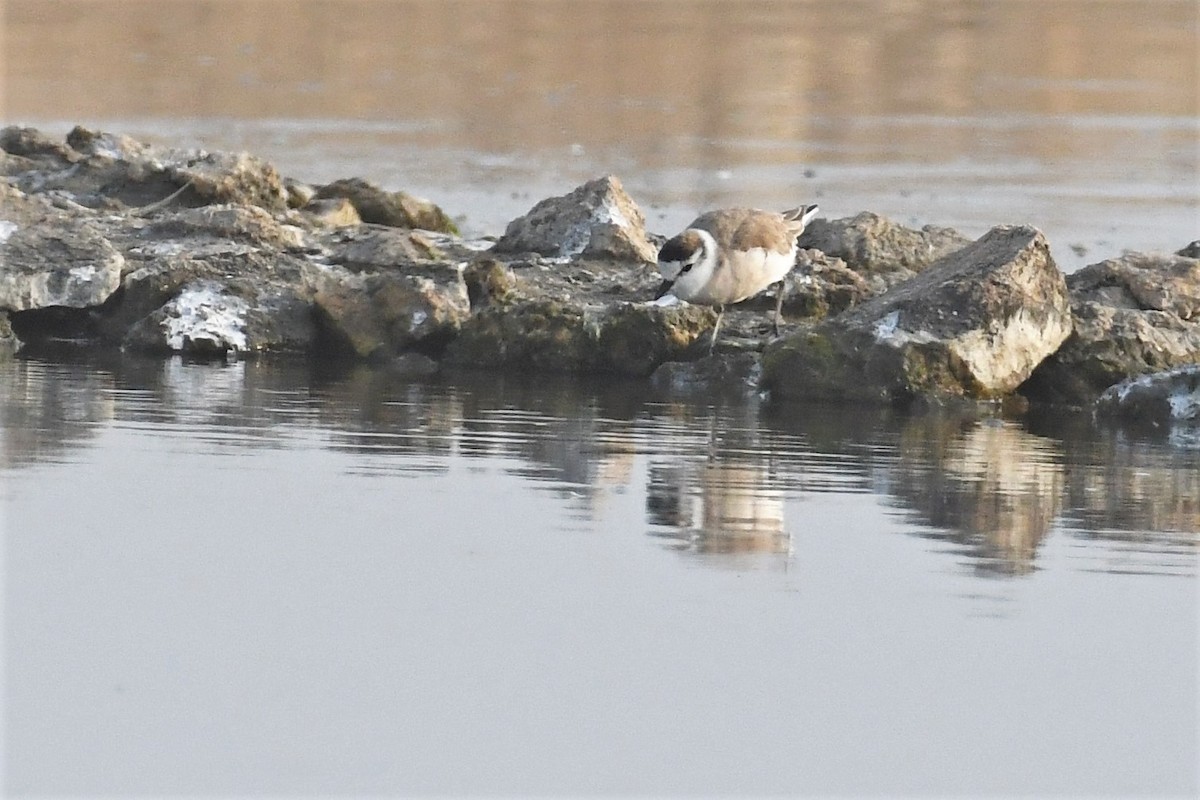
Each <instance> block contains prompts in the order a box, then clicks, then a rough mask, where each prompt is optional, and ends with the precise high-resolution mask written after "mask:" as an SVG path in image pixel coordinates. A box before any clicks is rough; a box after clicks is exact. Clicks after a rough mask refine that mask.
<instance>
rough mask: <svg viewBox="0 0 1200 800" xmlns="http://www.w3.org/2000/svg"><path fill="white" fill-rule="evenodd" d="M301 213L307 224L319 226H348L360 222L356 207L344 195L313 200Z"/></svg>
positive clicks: (359, 223) (360, 218)
mask: <svg viewBox="0 0 1200 800" xmlns="http://www.w3.org/2000/svg"><path fill="white" fill-rule="evenodd" d="M301 213H302V215H303V216H304V218H305V219H307V220H308V222H309V224H311V225H314V226H316V227H320V228H348V227H351V226H354V225H361V224H362V217H360V216H359V215H358V209H357V208H355V207H354V204H353V203H351V202H350V201H349V200H347V199H346V198H344V197H329V198H326V199H324V200H313V201H312V202H311V203H308V204H306V205H305V206H304V209H303V211H302V212H301Z"/></svg>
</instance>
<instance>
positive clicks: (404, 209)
mask: <svg viewBox="0 0 1200 800" xmlns="http://www.w3.org/2000/svg"><path fill="white" fill-rule="evenodd" d="M316 197H317V199H318V200H325V199H331V198H345V199H346V200H349V201H350V202H351V203H352V204H353V205H354V208H355V209H357V211H358V215H359V217H361V218H362V221H363V222H368V223H373V224H377V225H387V226H389V227H393V228H420V229H422V230H428V231H442V232H445V233H453V234H457V233H458V228H457V227H455V225H454V222H453V221H452V220H451V219H450V217H449V216H448V215H447V214H446V212H445V211H442V209H440V208H439V207H438V206H436V205H434V204H433V203H431V202H429V201H428V200H422V199H420V198H418V197H413V196H412V195H410V194H407V193H405V192H389V191H385V190H384V189H381V188H379V187H378V186H376V185H375V184H373V183H370V182H369V181H365V180H363V179H362V178H346V179H343V180H338V181H334V182H333V183H329V184H326V185H324V186H322V187H320V188H319V189H317V194H316Z"/></svg>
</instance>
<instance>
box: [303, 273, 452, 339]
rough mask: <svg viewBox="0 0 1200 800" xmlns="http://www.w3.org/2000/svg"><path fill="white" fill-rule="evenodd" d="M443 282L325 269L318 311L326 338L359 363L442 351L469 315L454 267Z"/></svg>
mask: <svg viewBox="0 0 1200 800" xmlns="http://www.w3.org/2000/svg"><path fill="white" fill-rule="evenodd" d="M440 270H441V272H442V275H441V279H440V280H436V281H435V280H433V279H432V278H430V277H427V276H424V275H413V274H403V273H397V272H386V273H369V274H357V275H356V274H353V273H351V272H348V271H346V270H344V269H329V270H326V271H325V272H324V273H323V274H322V276H321V279H320V280H319V281H318V287H317V291H316V295H315V298H314V300H315V304H316V306H315V307H316V311H317V314H318V319H319V320H320V324H321V327H322V329H323V330H324V331H325V333H326V336H327V337H328V338H329V339H331V340H332V341H333V342H334V343H335V344H336V345H337V346H339V347H340V348H341V349H344V350H348V351H350V352H351V353H353V354H354V355H356V356H357V357H359V358H370V359H377V360H379V359H385V358H389V357H391V356H394V355H397V354H400V353H403V352H404V351H406V350H409V349H411V348H415V347H423V348H428V349H431V350H435V351H440V350H441V349H442V348H443V347H444V346H445V344H446V343H447V342H448V341H449V340H451V339H452V338H454V337H455V336H456V335H457V334H458V331H459V328H460V327H461V326H462V325H463V324H464V322H465V321H466V319H467V317H468V315H469V314H470V310H471V309H470V303H469V301H468V299H467V288H466V285H465V284H464V283H463V281H462V277H461V275H460V273H459V272H458V270H457V269H456V268H455V267H454V266H453V265H442V266H441V267H440Z"/></svg>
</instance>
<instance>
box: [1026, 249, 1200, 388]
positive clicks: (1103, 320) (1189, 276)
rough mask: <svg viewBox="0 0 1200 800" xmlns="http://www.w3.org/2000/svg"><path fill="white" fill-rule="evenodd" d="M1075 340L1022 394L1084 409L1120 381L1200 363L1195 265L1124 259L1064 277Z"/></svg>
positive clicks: (1137, 256)
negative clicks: (1068, 290) (1068, 293)
mask: <svg viewBox="0 0 1200 800" xmlns="http://www.w3.org/2000/svg"><path fill="white" fill-rule="evenodd" d="M1067 286H1068V288H1069V289H1070V291H1071V310H1072V315H1073V317H1074V333H1073V334H1072V335H1071V337H1070V338H1069V339H1068V340H1067V341H1066V342H1065V343H1064V344H1063V346H1062V347H1061V348H1060V349H1059V350H1058V352H1056V353H1055V354H1054V355H1053V356H1052V357H1051V358H1048V359H1047V360H1046V362H1045V363H1043V364H1042V365H1041V366H1040V367H1039V368H1038V369H1037V371H1036V372H1035V373H1034V374H1033V376H1032V377H1031V378H1030V380H1029V382H1028V383H1027V384H1026V385H1025V386H1023V387H1021V392H1022V394H1024V395H1026V396H1027V397H1029V398H1030V399H1031V400H1033V401H1035V402H1042V403H1062V404H1069V405H1086V404H1089V403H1091V402H1092V401H1094V400H1095V399H1096V398H1097V397H1098V396H1099V395H1100V393H1101V392H1103V391H1104V390H1105V389H1107V388H1108V387H1109V386H1112V385H1113V384H1115V383H1118V382H1120V381H1122V380H1125V379H1126V378H1131V377H1135V376H1138V375H1143V374H1147V373H1151V372H1159V371H1162V370H1167V369H1170V368H1172V367H1176V366H1181V365H1185V364H1196V363H1200V260H1197V259H1194V258H1188V257H1186V256H1180V255H1147V254H1144V253H1127V254H1126V255H1124V256H1121V257H1120V258H1116V259H1110V260H1107V261H1102V262H1100V263H1098V264H1092V265H1090V266H1087V267H1084V268H1083V269H1081V270H1079V271H1078V272H1075V273H1073V274H1072V275H1070V276H1068V277H1067Z"/></svg>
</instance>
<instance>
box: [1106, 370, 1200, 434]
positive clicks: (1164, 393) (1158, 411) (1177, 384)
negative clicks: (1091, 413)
mask: <svg viewBox="0 0 1200 800" xmlns="http://www.w3.org/2000/svg"><path fill="white" fill-rule="evenodd" d="M1096 412H1097V414H1099V415H1100V416H1106V417H1115V418H1119V419H1126V420H1131V421H1136V422H1138V423H1142V424H1150V425H1156V426H1158V425H1162V426H1166V425H1170V424H1172V423H1176V422H1191V423H1198V424H1200V364H1190V365H1188V366H1184V367H1176V368H1175V369H1172V370H1167V371H1165V372H1155V373H1152V374H1150V375H1142V376H1140V377H1137V378H1130V379H1128V380H1125V381H1122V382H1121V383H1118V384H1116V385H1115V386H1110V387H1109V388H1108V389H1106V390H1105V391H1104V393H1103V394H1101V395H1100V398H1099V399H1098V400H1097V401H1096Z"/></svg>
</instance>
